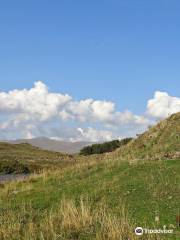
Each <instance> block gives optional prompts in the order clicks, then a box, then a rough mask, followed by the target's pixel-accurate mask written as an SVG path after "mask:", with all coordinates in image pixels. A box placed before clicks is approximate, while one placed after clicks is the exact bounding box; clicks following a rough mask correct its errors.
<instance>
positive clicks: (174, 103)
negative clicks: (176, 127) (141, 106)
mask: <svg viewBox="0 0 180 240" xmlns="http://www.w3.org/2000/svg"><path fill="white" fill-rule="evenodd" d="M179 111H180V98H177V97H172V96H170V95H168V93H166V92H160V91H157V92H155V94H154V98H153V99H150V100H149V101H148V104H147V113H148V114H149V115H150V116H152V117H155V118H159V119H163V118H166V117H168V116H169V115H171V114H173V113H177V112H179Z"/></svg>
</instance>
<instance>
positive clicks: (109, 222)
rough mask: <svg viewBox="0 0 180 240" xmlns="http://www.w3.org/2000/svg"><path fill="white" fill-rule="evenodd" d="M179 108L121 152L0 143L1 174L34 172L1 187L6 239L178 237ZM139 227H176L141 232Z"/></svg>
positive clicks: (1, 234)
mask: <svg viewBox="0 0 180 240" xmlns="http://www.w3.org/2000/svg"><path fill="white" fill-rule="evenodd" d="M179 123H180V113H177V114H174V115H172V116H171V117H169V118H168V119H166V120H165V121H162V122H160V123H158V125H157V126H155V127H152V128H150V130H149V131H147V132H145V133H144V134H142V135H140V136H139V137H138V138H137V139H135V140H133V141H131V142H130V143H128V144H127V145H126V147H122V148H121V149H119V150H117V151H115V152H113V153H106V154H102V155H91V156H88V157H83V156H78V155H73V156H71V155H65V154H61V153H55V152H49V151H44V150H40V149H37V148H34V147H31V146H30V145H28V144H20V145H10V144H7V143H0V160H1V161H0V172H1V173H3V172H7V171H10V172H24V171H25V169H26V171H27V170H28V171H29V172H34V173H35V174H32V175H30V176H29V177H28V178H27V179H24V180H21V181H14V182H9V183H4V184H3V183H1V184H0V239H2V240H56V239H57V240H58V239H64V240H76V239H79V240H85V239H87V240H91V239H97V240H106V239H107V240H119V239H120V240H129V239H130V240H135V239H143V240H149V239H156V240H161V239H167V240H171V239H174V240H175V239H177V240H178V239H180V231H179V227H178V226H177V225H176V216H177V215H180V174H179V173H180V156H179V150H180V135H179V133H180V124H179ZM137 226H141V227H143V228H148V229H159V228H160V229H163V228H164V227H165V228H166V229H173V231H174V233H173V234H171V235H170V234H166V235H162V234H160V235H157V234H149V235H146V234H144V235H143V236H141V237H137V236H136V235H135V234H134V229H135V227H137Z"/></svg>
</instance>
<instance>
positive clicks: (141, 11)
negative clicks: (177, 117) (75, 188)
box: [0, 0, 180, 141]
mask: <svg viewBox="0 0 180 240" xmlns="http://www.w3.org/2000/svg"><path fill="white" fill-rule="evenodd" d="M179 12H180V2H179V1H176V0H171V1H170V0H158V1H157V0H156V1H155V0H152V1H139V0H137V1H133V0H98V1H97V0H96V1H95V0H91V1H83V0H76V1H74V0H53V1H52V0H51V1H50V0H49V1H47V0H36V1H35V0H31V1H23V0H16V1H13V0H6V1H1V3H0V139H16V138H32V137H38V136H47V137H51V138H54V139H62V140H67V141H69V140H70V141H102V140H110V139H114V138H122V137H126V136H134V135H135V134H136V133H139V132H142V131H144V130H145V129H147V127H148V126H149V125H151V124H154V123H155V122H157V121H158V120H161V119H163V118H166V117H167V116H169V115H170V114H172V113H174V112H177V111H180V98H179V97H180V71H179V69H180V57H179V56H180V44H179V43H180V16H179Z"/></svg>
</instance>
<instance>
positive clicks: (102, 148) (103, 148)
mask: <svg viewBox="0 0 180 240" xmlns="http://www.w3.org/2000/svg"><path fill="white" fill-rule="evenodd" d="M131 140H132V138H125V139H122V140H113V141H110V142H105V143H99V144H93V145H91V146H87V147H84V148H83V149H82V150H81V151H80V154H81V155H85V156H87V155H91V154H102V153H106V152H112V151H114V150H115V149H117V148H120V147H121V146H124V145H126V144H127V143H128V142H130V141H131Z"/></svg>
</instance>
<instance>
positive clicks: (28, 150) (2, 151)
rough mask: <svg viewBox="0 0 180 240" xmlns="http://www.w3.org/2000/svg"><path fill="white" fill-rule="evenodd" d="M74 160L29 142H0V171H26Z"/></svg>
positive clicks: (58, 165)
mask: <svg viewBox="0 0 180 240" xmlns="http://www.w3.org/2000/svg"><path fill="white" fill-rule="evenodd" d="M73 161H74V157H73V156H72V155H68V154H62V153H58V152H50V151H47V150H41V149H39V148H37V147H33V146H31V145H30V144H27V143H24V144H9V143H4V142H0V173H13V172H15V173H28V172H38V171H41V170H42V169H54V168H57V167H60V168H61V167H63V166H66V165H68V164H70V163H72V162H73Z"/></svg>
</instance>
